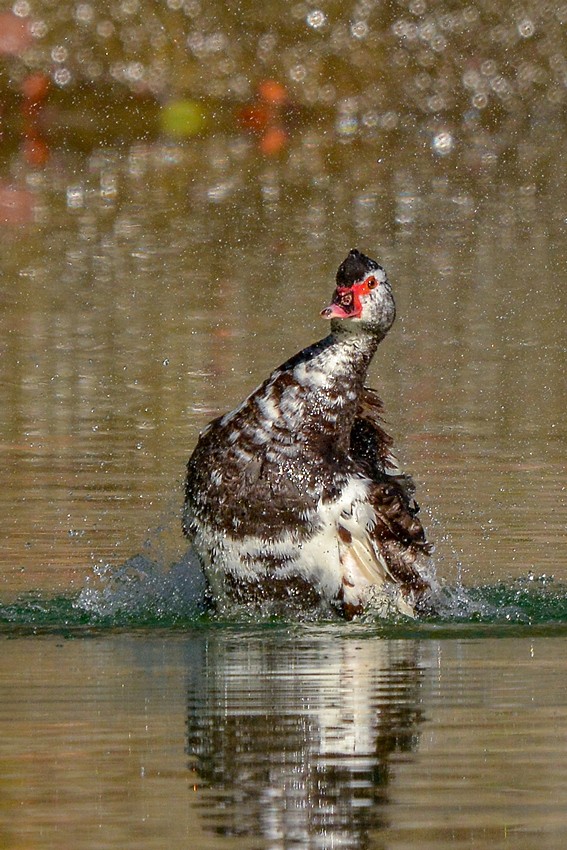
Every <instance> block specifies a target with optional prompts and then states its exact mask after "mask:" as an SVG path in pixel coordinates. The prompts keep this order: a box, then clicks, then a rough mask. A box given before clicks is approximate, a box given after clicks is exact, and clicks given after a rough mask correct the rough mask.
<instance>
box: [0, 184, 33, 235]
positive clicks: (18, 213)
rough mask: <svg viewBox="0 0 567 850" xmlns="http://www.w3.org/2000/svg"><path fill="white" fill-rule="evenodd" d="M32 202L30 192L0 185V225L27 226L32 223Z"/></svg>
mask: <svg viewBox="0 0 567 850" xmlns="http://www.w3.org/2000/svg"><path fill="white" fill-rule="evenodd" d="M33 216H34V202H33V196H32V194H31V192H29V191H28V190H27V189H18V188H16V187H15V186H10V185H6V184H4V185H1V184H0V224H16V225H21V224H28V223H29V222H31V221H33Z"/></svg>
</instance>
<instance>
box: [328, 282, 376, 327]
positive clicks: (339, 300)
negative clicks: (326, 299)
mask: <svg viewBox="0 0 567 850" xmlns="http://www.w3.org/2000/svg"><path fill="white" fill-rule="evenodd" d="M378 284H379V281H378V280H377V278H376V277H374V275H369V276H368V277H365V278H364V280H359V281H357V282H356V283H353V285H352V286H337V288H336V289H335V293H334V295H333V300H332V301H331V303H330V304H329V306H328V307H325V309H324V310H321V316H322V317H323V318H324V319H359V318H360V317H361V315H362V307H363V302H362V299H363V298H364V297H365V296H367V295H370V292H371V291H372V290H373V289H376V287H377V286H378Z"/></svg>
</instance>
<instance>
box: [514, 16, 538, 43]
mask: <svg viewBox="0 0 567 850" xmlns="http://www.w3.org/2000/svg"><path fill="white" fill-rule="evenodd" d="M518 32H519V33H520V35H521V37H522V38H531V37H532V35H533V34H534V32H535V26H534V23H533V21H530V19H529V18H524V20H523V21H520V23H519V24H518Z"/></svg>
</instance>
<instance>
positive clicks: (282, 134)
mask: <svg viewBox="0 0 567 850" xmlns="http://www.w3.org/2000/svg"><path fill="white" fill-rule="evenodd" d="M286 144H287V133H286V131H285V130H284V129H282V127H270V129H269V130H266V132H265V133H264V135H263V136H262V138H261V139H260V144H259V147H260V150H261V151H262V153H264V154H266V156H275V154H278V153H280V151H282V150H283V149H284V148H285V146H286Z"/></svg>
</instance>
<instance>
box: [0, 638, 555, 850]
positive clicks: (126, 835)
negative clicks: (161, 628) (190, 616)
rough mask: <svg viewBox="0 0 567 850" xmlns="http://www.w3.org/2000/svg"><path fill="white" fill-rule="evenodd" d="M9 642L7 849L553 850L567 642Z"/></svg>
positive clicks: (0, 712)
mask: <svg viewBox="0 0 567 850" xmlns="http://www.w3.org/2000/svg"><path fill="white" fill-rule="evenodd" d="M2 643H3V652H2V663H1V665H0V681H1V685H2V694H3V696H2V700H1V703H0V723H1V724H2V730H3V734H2V736H1V743H0V766H1V775H2V781H1V787H2V794H1V795H0V835H1V838H2V844H3V846H4V847H7V848H8V847H9V848H11V850H24V848H25V850H29V848H30V847H31V848H34V850H51V848H56V847H60V846H61V842H62V840H64V842H65V844H68V845H71V846H73V847H76V848H78V849H79V850H91V848H93V850H94V848H100V847H107V848H121V850H124V848H139V847H144V848H148V850H153V849H154V848H155V850H160V849H161V848H165V847H191V848H199V850H212V848H227V850H229V849H230V850H248V848H266V850H267V848H271V850H278V848H310V850H311V849H312V848H318V850H334V848H338V847H340V848H347V849H348V850H364V848H368V850H382V848H400V850H401V848H414V847H415V848H418V847H419V848H427V850H429V848H431V850H433V848H435V850H438V848H449V847H451V848H455V847H457V848H471V847H472V848H484V847H486V846H488V845H490V846H491V847H494V848H498V850H508V849H509V848H514V850H532V848H533V847H534V846H536V845H537V846H538V847H541V848H545V850H560V848H561V847H563V845H564V841H565V836H566V835H567V815H566V812H567V797H566V790H565V789H566V787H567V785H566V779H567V776H566V765H565V744H566V735H567V714H566V708H565V698H564V681H565V675H566V672H567V671H566V669H565V654H564V651H563V640H562V639H542V638H539V639H538V638H532V639H530V638H526V639H519V640H474V639H472V640H470V639H469V640H454V641H443V640H430V641H422V640H395V639H390V640H381V639H379V638H377V637H376V636H375V635H372V633H371V631H369V630H368V628H364V629H363V630H358V631H357V627H355V626H350V627H331V626H329V627H327V628H323V629H321V628H315V627H311V628H310V627H307V626H302V627H299V628H297V627H296V629H290V630H288V629H285V628H281V627H280V628H275V629H274V628H271V629H270V628H264V629H258V628H256V629H254V628H249V629H242V628H239V629H234V628H233V629H230V628H224V629H218V628H217V629H212V630H200V631H199V630H197V631H193V632H191V631H189V632H187V633H186V634H177V635H172V634H169V635H160V634H159V633H154V634H153V635H150V634H145V635H140V634H138V635H135V634H122V635H118V634H114V635H113V634H107V635H106V636H99V637H98V638H96V639H94V640H71V641H65V640H62V639H60V638H57V637H48V638H39V639H38V638H35V639H34V638H18V639H14V640H12V641H6V640H3V642H2ZM8 656H9V661H8Z"/></svg>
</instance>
